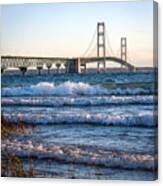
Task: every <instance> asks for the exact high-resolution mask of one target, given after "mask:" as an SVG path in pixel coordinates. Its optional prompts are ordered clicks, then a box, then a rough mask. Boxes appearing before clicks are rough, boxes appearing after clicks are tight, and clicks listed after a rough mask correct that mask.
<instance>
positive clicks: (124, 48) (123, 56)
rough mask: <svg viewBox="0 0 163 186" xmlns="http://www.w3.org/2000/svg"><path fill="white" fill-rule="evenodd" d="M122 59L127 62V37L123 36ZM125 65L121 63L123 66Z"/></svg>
mask: <svg viewBox="0 0 163 186" xmlns="http://www.w3.org/2000/svg"><path fill="white" fill-rule="evenodd" d="M121 59H122V60H123V61H126V62H127V38H126V37H121ZM122 67H123V65H121V68H122Z"/></svg>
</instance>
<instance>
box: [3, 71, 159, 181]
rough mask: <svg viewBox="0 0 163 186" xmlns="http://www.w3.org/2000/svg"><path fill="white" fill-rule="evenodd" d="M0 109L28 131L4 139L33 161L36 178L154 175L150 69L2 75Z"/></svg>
mask: <svg viewBox="0 0 163 186" xmlns="http://www.w3.org/2000/svg"><path fill="white" fill-rule="evenodd" d="M1 80H2V90H1V94H2V103H1V104H2V114H3V116H4V118H5V119H6V120H8V121H10V122H12V123H15V124H16V123H18V122H23V123H25V124H26V125H27V126H28V128H29V130H30V131H31V132H30V135H29V134H26V135H17V136H16V137H15V136H14V137H13V138H14V140H13V139H12V138H11V139H8V140H4V141H3V143H2V150H3V149H5V150H6V149H7V151H11V152H14V153H16V154H17V155H18V156H20V157H21V158H23V160H24V165H25V167H26V168H28V156H29V154H30V156H32V157H33V158H34V161H33V168H34V170H35V172H36V175H35V176H36V177H55V178H77V179H78V178H79V179H81V178H83V179H133V180H153V179H155V178H156V173H157V171H156V170H157V144H156V138H157V113H156V112H154V111H155V109H156V107H155V105H156V104H157V99H156V96H154V95H156V94H157V90H156V89H155V83H156V77H155V76H154V73H152V72H144V73H143V72H141V73H126V72H124V73H106V74H81V75H77V74H74V75H73V74H66V75H65V74H60V75H52V74H51V75H41V76H38V75H36V74H32V75H30V74H29V75H26V76H25V77H23V76H21V75H14V74H12V75H8V74H4V75H3V76H2V77H1Z"/></svg>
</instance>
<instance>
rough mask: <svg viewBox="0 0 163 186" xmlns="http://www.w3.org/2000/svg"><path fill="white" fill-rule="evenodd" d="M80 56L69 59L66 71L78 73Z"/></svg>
mask: <svg viewBox="0 0 163 186" xmlns="http://www.w3.org/2000/svg"><path fill="white" fill-rule="evenodd" d="M80 72H81V70H80V58H77V59H74V60H71V61H69V65H68V73H80Z"/></svg>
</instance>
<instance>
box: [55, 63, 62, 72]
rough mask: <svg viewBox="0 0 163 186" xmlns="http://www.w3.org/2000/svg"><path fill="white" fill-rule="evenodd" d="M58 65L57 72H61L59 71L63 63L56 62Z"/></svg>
mask: <svg viewBox="0 0 163 186" xmlns="http://www.w3.org/2000/svg"><path fill="white" fill-rule="evenodd" d="M56 67H57V74H59V72H60V71H59V69H60V67H61V64H60V63H57V64H56Z"/></svg>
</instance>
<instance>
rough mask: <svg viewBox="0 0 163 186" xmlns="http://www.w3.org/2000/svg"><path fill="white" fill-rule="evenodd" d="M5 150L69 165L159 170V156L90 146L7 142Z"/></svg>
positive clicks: (3, 146) (4, 146)
mask: <svg viewBox="0 0 163 186" xmlns="http://www.w3.org/2000/svg"><path fill="white" fill-rule="evenodd" d="M4 149H5V152H6V153H7V152H9V153H12V152H14V154H16V155H17V156H19V157H22V158H27V157H28V156H29V152H30V157H33V158H38V159H54V160H55V161H57V160H58V161H62V162H67V163H75V164H87V165H96V166H106V167H110V168H123V169H142V170H154V169H156V168H157V167H156V166H157V164H156V160H157V156H154V155H150V154H139V153H127V152H121V151H108V150H105V149H100V148H92V147H89V146H76V145H66V146H63V145H62V146H59V145H55V144H51V145H48V146H47V145H43V144H36V143H33V142H32V141H31V140H28V141H27V142H20V141H14V142H11V141H9V140H7V141H5V143H3V144H2V152H3V151H4Z"/></svg>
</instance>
